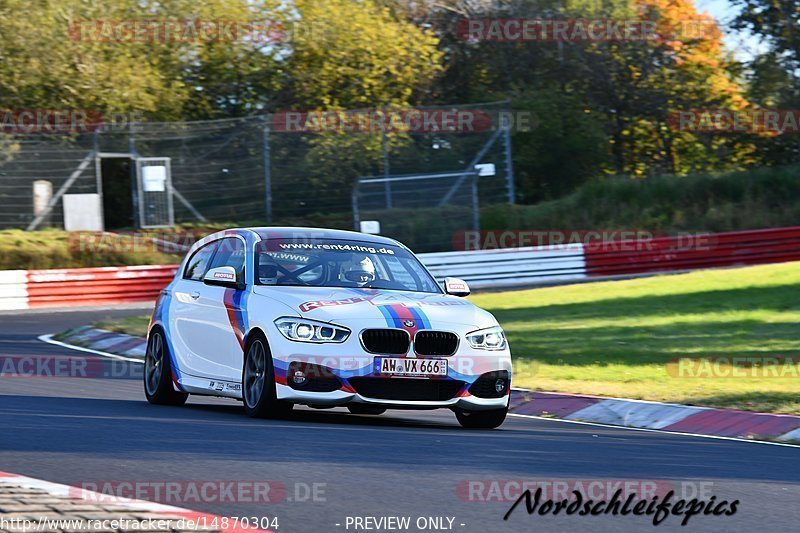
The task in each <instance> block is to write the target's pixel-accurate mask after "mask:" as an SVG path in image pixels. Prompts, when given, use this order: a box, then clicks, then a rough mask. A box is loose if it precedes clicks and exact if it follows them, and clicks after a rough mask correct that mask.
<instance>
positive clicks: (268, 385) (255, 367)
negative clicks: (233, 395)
mask: <svg viewBox="0 0 800 533" xmlns="http://www.w3.org/2000/svg"><path fill="white" fill-rule="evenodd" d="M242 399H243V400H244V410H245V411H246V412H247V414H248V415H250V416H252V417H254V418H286V417H287V416H289V413H290V412H291V411H292V407H294V405H293V404H291V403H289V402H284V401H282V400H278V397H277V393H276V392H275V369H274V367H273V365H272V354H271V353H270V351H269V345H268V344H267V340H266V339H265V338H264V337H263V336H262V335H258V334H255V335H253V337H252V339H250V340H249V341H248V342H247V346H246V347H245V356H244V367H243V368H242Z"/></svg>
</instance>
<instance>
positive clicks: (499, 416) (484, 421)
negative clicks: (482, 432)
mask: <svg viewBox="0 0 800 533" xmlns="http://www.w3.org/2000/svg"><path fill="white" fill-rule="evenodd" d="M507 414H508V407H503V408H502V409H492V410H491V411H463V410H461V409H458V410H456V418H457V419H458V422H459V423H460V424H461V425H462V426H463V427H465V428H469V429H494V428H496V427H500V425H502V423H503V422H504V421H505V419H506V415H507Z"/></svg>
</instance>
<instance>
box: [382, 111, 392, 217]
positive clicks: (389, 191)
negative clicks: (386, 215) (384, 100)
mask: <svg viewBox="0 0 800 533" xmlns="http://www.w3.org/2000/svg"><path fill="white" fill-rule="evenodd" d="M380 116H381V151H382V152H383V177H384V178H387V180H386V183H385V184H384V185H383V190H384V194H385V195H386V209H391V208H392V184H391V182H389V180H388V178H389V173H390V171H389V142H388V139H387V138H386V120H385V119H386V116H385V111H384V110H383V109H381V113H380Z"/></svg>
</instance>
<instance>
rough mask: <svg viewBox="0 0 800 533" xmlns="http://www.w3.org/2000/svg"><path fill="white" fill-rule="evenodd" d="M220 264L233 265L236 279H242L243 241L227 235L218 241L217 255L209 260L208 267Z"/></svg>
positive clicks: (240, 280) (217, 266)
mask: <svg viewBox="0 0 800 533" xmlns="http://www.w3.org/2000/svg"><path fill="white" fill-rule="evenodd" d="M221 266H229V267H233V269H234V270H236V281H237V282H240V283H241V282H242V281H244V243H243V242H242V241H241V240H240V239H237V238H235V237H228V238H225V239H222V240H221V241H219V248H218V249H217V255H215V256H214V259H212V260H211V266H210V267H209V268H219V267H221Z"/></svg>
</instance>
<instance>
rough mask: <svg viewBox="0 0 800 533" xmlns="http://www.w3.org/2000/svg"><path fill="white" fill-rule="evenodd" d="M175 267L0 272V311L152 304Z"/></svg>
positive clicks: (173, 272) (172, 274)
mask: <svg viewBox="0 0 800 533" xmlns="http://www.w3.org/2000/svg"><path fill="white" fill-rule="evenodd" d="M177 268H178V267H177V265H168V266H131V267H102V268H70V269H61V270H7V271H0V310H13V309H33V308H37V307H70V306H76V305H104V304H117V303H128V302H142V301H152V300H155V298H156V296H158V293H159V291H160V290H161V289H163V288H164V287H165V286H166V285H167V284H168V283H169V282H170V280H171V279H172V277H173V276H174V275H175V271H176V270H177Z"/></svg>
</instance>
